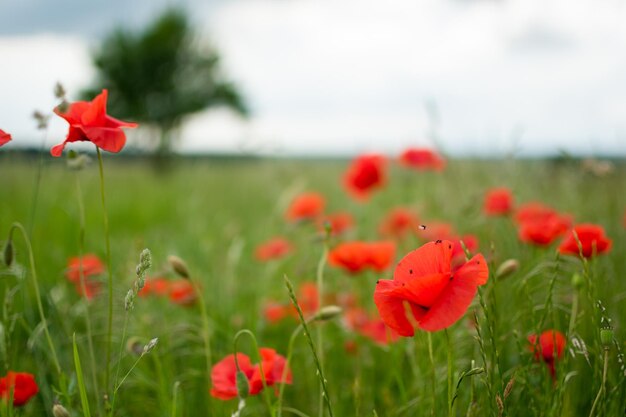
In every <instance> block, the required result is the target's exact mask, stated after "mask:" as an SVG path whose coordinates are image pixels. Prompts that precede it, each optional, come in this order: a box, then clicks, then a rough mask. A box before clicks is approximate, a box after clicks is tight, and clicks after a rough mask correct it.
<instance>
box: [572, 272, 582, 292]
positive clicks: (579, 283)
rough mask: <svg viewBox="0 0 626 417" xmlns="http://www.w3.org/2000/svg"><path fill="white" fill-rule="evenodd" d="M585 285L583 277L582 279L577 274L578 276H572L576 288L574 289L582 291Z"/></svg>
mask: <svg viewBox="0 0 626 417" xmlns="http://www.w3.org/2000/svg"><path fill="white" fill-rule="evenodd" d="M584 283H585V282H584V280H583V277H581V276H580V274H578V273H576V274H574V275H572V285H573V286H574V288H576V289H577V290H579V289H581V288H582V287H583V284H584Z"/></svg>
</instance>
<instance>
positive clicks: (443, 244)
mask: <svg viewBox="0 0 626 417" xmlns="http://www.w3.org/2000/svg"><path fill="white" fill-rule="evenodd" d="M453 250H454V245H453V244H452V242H450V241H448V240H438V241H435V242H430V243H427V244H425V245H423V246H421V247H420V248H418V249H416V250H414V251H413V252H410V253H409V254H408V255H406V256H405V257H404V258H402V260H401V261H400V262H399V263H398V266H397V267H396V270H395V271H394V274H393V279H394V280H396V281H399V282H407V281H409V280H411V279H413V278H415V277H419V276H422V275H431V274H449V273H450V261H451V259H452V252H453Z"/></svg>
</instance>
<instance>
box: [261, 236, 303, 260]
mask: <svg viewBox="0 0 626 417" xmlns="http://www.w3.org/2000/svg"><path fill="white" fill-rule="evenodd" d="M292 251H293V246H292V245H291V243H289V241H288V240H287V239H285V238H284V237H280V236H277V237H274V238H272V239H270V240H268V241H266V242H263V243H261V244H260V245H259V246H257V247H256V250H255V251H254V256H255V258H256V259H257V260H259V261H261V262H266V261H271V260H274V259H281V258H284V257H285V256H287V255H288V254H289V253H291V252H292Z"/></svg>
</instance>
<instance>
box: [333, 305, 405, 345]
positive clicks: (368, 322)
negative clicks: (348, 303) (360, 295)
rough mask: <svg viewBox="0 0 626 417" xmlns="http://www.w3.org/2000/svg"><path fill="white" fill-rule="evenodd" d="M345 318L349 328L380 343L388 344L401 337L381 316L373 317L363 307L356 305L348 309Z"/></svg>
mask: <svg viewBox="0 0 626 417" xmlns="http://www.w3.org/2000/svg"><path fill="white" fill-rule="evenodd" d="M344 320H345V324H346V327H348V329H350V330H352V331H354V332H356V333H358V334H360V335H361V336H364V337H366V338H368V339H370V340H372V341H373V342H375V343H377V344H379V345H388V344H389V343H393V342H395V341H396V340H398V339H399V338H400V335H399V334H398V333H396V332H395V331H393V330H392V329H390V328H389V327H387V325H386V324H385V322H384V321H383V320H382V319H381V318H380V317H378V316H376V317H372V316H370V315H369V314H368V313H367V312H366V311H365V310H363V309H362V308H358V307H355V308H351V309H350V310H348V311H346V314H345V319H344Z"/></svg>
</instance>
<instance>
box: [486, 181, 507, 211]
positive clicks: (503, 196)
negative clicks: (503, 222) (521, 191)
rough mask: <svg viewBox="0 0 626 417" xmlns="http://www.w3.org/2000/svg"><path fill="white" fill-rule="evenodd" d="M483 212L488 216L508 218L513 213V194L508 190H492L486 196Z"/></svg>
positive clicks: (502, 188)
mask: <svg viewBox="0 0 626 417" xmlns="http://www.w3.org/2000/svg"><path fill="white" fill-rule="evenodd" d="M483 210H484V212H485V214H486V215H487V216H506V215H507V214H509V213H511V212H512V211H513V194H512V193H511V190H509V189H508V188H504V187H501V188H492V189H491V190H489V191H488V192H487V194H486V195H485V203H484V206H483Z"/></svg>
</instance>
